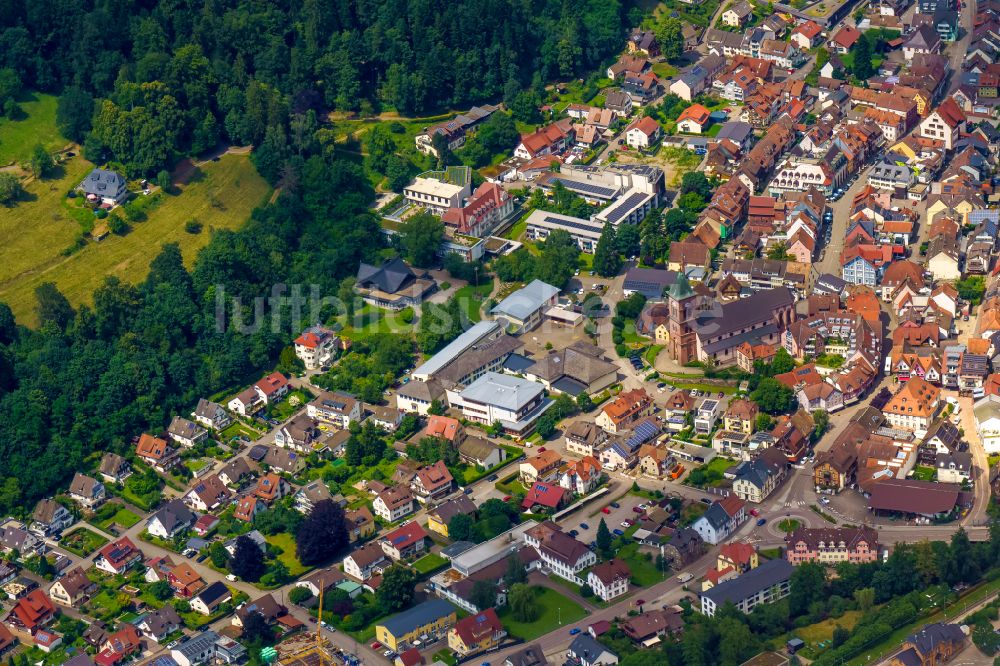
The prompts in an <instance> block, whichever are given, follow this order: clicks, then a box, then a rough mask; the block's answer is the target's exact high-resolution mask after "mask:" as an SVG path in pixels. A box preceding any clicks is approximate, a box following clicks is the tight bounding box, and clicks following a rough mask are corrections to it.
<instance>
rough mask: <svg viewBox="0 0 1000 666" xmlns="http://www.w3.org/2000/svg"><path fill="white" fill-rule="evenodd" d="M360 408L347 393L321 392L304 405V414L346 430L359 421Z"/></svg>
mask: <svg viewBox="0 0 1000 666" xmlns="http://www.w3.org/2000/svg"><path fill="white" fill-rule="evenodd" d="M361 407H362V403H361V401H360V400H358V399H357V398H355V397H354V396H352V395H349V394H347V393H342V392H340V391H333V392H323V393H321V394H320V395H319V396H318V397H317V398H316V399H315V400H313V401H312V402H310V403H309V404H308V405H306V413H307V414H308V415H309V418H311V419H316V420H317V421H322V422H324V423H330V424H333V425H335V426H337V427H338V428H340V429H342V430H346V429H347V428H348V427H350V425H351V423H352V422H355V421H360V420H361Z"/></svg>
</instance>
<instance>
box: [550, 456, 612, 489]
mask: <svg viewBox="0 0 1000 666" xmlns="http://www.w3.org/2000/svg"><path fill="white" fill-rule="evenodd" d="M603 478H604V473H603V472H602V471H601V462H600V461H599V460H598V459H597V458H595V457H594V456H585V457H584V458H583V460H577V461H574V462H570V463H569V465H567V466H566V468H565V469H564V470H563V471H562V474H561V475H560V477H559V485H560V486H562V487H563V488H565V489H567V490H571V491H573V492H574V493H576V494H577V495H587V494H589V493H590V492H591V491H593V490H594V489H595V488H597V486H599V485H600V483H601V480H602V479H603Z"/></svg>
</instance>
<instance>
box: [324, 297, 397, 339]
mask: <svg viewBox="0 0 1000 666" xmlns="http://www.w3.org/2000/svg"><path fill="white" fill-rule="evenodd" d="M407 311H409V312H410V313H412V312H413V309H412V308H404V309H402V310H400V311H399V312H394V311H392V310H381V309H379V308H377V307H375V306H374V305H371V304H369V303H365V305H364V307H362V308H361V309H360V310H358V311H357V312H355V313H354V316H353V317H352V318H351V321H350V322H349V323H348V324H347V325H345V326H344V328H343V329H341V331H340V334H339V335H340V337H342V338H347V339H348V340H359V339H361V338H365V337H368V336H370V335H374V334H376V333H406V332H408V331H410V330H412V328H413V323H412V321H411V323H406V322H405V321H404V318H405V316H406V315H404V314H403V313H404V312H407Z"/></svg>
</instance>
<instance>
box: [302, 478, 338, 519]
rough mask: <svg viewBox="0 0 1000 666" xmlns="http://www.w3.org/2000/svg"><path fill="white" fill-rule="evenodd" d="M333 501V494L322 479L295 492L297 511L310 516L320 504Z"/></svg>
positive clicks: (311, 482)
mask: <svg viewBox="0 0 1000 666" xmlns="http://www.w3.org/2000/svg"><path fill="white" fill-rule="evenodd" d="M328 500H331V501H332V500H333V494H332V493H331V492H330V489H329V488H328V487H327V486H326V483H325V482H324V481H322V480H321V479H317V480H315V481H310V482H309V483H307V484H306V485H304V486H302V487H301V488H299V489H298V490H297V491H296V492H295V510H296V511H298V512H299V513H304V514H305V515H307V516H308V515H309V514H310V513H312V511H313V509H314V508H316V505H317V504H318V503H320V502H325V501H328Z"/></svg>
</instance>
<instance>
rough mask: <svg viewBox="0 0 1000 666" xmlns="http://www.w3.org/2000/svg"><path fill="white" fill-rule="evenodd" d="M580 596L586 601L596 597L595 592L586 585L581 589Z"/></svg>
mask: <svg viewBox="0 0 1000 666" xmlns="http://www.w3.org/2000/svg"><path fill="white" fill-rule="evenodd" d="M580 596H581V597H583V598H584V599H589V598H590V597H592V596H594V590H593V589H591V587H590V586H589V585H586V584H585V585H583V586H582V587H581V588H580Z"/></svg>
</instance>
